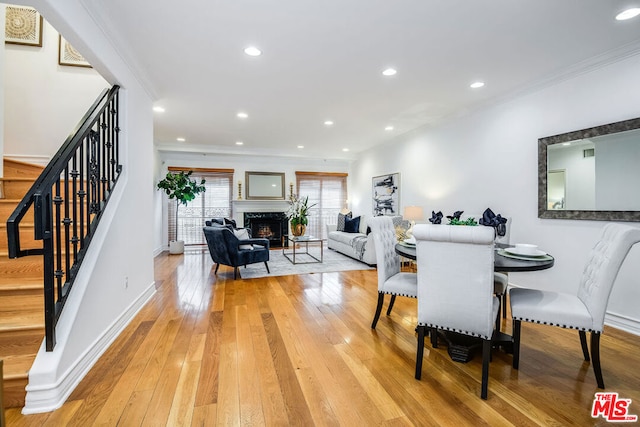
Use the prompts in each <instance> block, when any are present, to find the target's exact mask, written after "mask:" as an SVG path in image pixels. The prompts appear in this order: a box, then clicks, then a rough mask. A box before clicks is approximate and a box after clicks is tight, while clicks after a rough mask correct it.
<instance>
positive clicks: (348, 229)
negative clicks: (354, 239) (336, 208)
mask: <svg viewBox="0 0 640 427" xmlns="http://www.w3.org/2000/svg"><path fill="white" fill-rule="evenodd" d="M344 231H345V233H358V232H359V231H360V217H359V216H357V217H355V218H353V219H351V218H345V219H344Z"/></svg>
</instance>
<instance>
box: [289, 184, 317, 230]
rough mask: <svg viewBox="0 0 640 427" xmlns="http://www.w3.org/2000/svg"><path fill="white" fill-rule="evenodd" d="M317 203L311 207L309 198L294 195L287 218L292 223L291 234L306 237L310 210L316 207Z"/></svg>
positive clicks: (290, 201) (290, 200) (291, 198)
mask: <svg viewBox="0 0 640 427" xmlns="http://www.w3.org/2000/svg"><path fill="white" fill-rule="evenodd" d="M315 205H316V203H314V204H313V205H311V206H309V196H307V197H298V196H296V195H294V194H292V195H291V197H289V209H288V210H287V218H289V220H290V221H291V234H293V235H294V236H304V233H305V231H306V229H307V225H308V224H309V209H311V208H312V207H314V206H315Z"/></svg>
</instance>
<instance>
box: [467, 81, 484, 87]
mask: <svg viewBox="0 0 640 427" xmlns="http://www.w3.org/2000/svg"><path fill="white" fill-rule="evenodd" d="M482 86H484V82H473V83H471V84H470V85H469V87H471V89H478V88H481V87H482Z"/></svg>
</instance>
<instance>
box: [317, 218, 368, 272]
mask: <svg viewBox="0 0 640 427" xmlns="http://www.w3.org/2000/svg"><path fill="white" fill-rule="evenodd" d="M367 225H368V221H367V218H366V217H365V216H364V215H361V216H360V228H359V230H358V231H359V233H347V232H345V231H337V227H338V226H337V225H336V224H333V225H329V224H327V247H328V248H329V249H333V250H334V251H337V252H340V253H341V254H344V255H347V256H349V257H351V258H355V259H357V260H358V261H362V262H364V263H366V264H369V265H375V264H376V250H375V247H374V246H373V239H370V238H369V236H367Z"/></svg>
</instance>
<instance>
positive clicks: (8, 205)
mask: <svg viewBox="0 0 640 427" xmlns="http://www.w3.org/2000/svg"><path fill="white" fill-rule="evenodd" d="M18 203H20V199H0V222H1V223H5V224H6V222H7V220H8V219H9V216H10V215H11V214H12V213H13V211H14V210H16V206H18ZM23 221H26V222H30V223H33V222H34V221H33V206H32V207H31V208H30V209H29V212H27V214H26V215H25V216H24V218H23Z"/></svg>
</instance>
